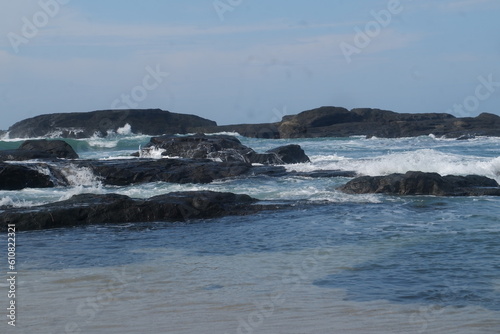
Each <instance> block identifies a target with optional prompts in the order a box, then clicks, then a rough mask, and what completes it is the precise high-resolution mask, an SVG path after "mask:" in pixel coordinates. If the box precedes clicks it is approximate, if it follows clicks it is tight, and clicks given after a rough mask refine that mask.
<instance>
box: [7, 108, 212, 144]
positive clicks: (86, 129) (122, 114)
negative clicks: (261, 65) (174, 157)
mask: <svg viewBox="0 0 500 334" xmlns="http://www.w3.org/2000/svg"><path fill="white" fill-rule="evenodd" d="M127 124H128V125H130V127H131V131H132V132H134V133H142V134H146V135H161V134H168V133H172V134H174V133H188V132H192V130H191V129H192V128H195V127H213V126H216V125H217V123H215V122H214V121H210V120H207V119H204V118H201V117H198V116H195V115H184V114H177V113H172V112H169V111H165V110H160V109H146V110H142V109H141V110H138V109H132V110H100V111H92V112H81V113H57V114H48V115H40V116H36V117H33V118H29V119H26V120H23V121H20V122H18V123H16V124H14V125H13V126H11V127H10V128H9V130H8V132H9V136H10V138H34V137H54V136H57V137H62V138H89V137H92V136H94V135H96V134H97V135H102V136H106V135H107V134H108V133H109V132H110V131H113V132H116V131H118V129H119V128H124V127H125V126H126V125H127Z"/></svg>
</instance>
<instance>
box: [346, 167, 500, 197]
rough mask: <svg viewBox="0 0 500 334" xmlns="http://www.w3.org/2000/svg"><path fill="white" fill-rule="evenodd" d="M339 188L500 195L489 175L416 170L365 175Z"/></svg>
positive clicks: (363, 191)
mask: <svg viewBox="0 0 500 334" xmlns="http://www.w3.org/2000/svg"><path fill="white" fill-rule="evenodd" d="M338 189H339V190H340V191H342V192H345V193H349V194H367V193H383V194H394V195H435V196H500V187H499V185H498V183H497V182H496V181H495V180H493V179H490V178H487V177H485V176H478V175H468V176H455V175H448V176H441V175H439V174H437V173H424V172H413V171H410V172H407V173H406V174H390V175H387V176H362V177H358V178H356V179H354V180H351V181H349V182H348V183H347V184H346V185H344V186H342V187H340V188H338Z"/></svg>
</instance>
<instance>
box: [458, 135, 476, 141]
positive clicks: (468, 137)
mask: <svg viewBox="0 0 500 334" xmlns="http://www.w3.org/2000/svg"><path fill="white" fill-rule="evenodd" d="M475 138H476V136H474V135H472V134H466V135H463V136H460V137H458V138H457V140H470V139H475Z"/></svg>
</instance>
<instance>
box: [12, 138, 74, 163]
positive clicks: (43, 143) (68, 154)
mask: <svg viewBox="0 0 500 334" xmlns="http://www.w3.org/2000/svg"><path fill="white" fill-rule="evenodd" d="M18 150H20V151H29V152H46V153H48V154H50V155H52V156H53V157H55V158H63V159H78V158H79V157H78V154H77V153H76V152H75V150H74V149H73V147H71V145H70V144H68V143H66V142H65V141H63V140H46V139H40V140H26V141H25V142H23V143H22V144H21V146H20V147H19V149H18Z"/></svg>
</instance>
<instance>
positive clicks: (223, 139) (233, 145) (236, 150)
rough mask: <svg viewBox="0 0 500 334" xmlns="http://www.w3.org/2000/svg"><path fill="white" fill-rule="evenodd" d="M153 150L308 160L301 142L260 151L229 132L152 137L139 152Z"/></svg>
mask: <svg viewBox="0 0 500 334" xmlns="http://www.w3.org/2000/svg"><path fill="white" fill-rule="evenodd" d="M152 150H153V151H158V150H162V155H163V156H168V157H181V158H188V159H213V160H217V161H222V162H234V161H239V162H244V163H250V164H252V163H260V164H271V165H282V164H287V163H300V162H309V158H308V157H307V156H306V154H305V153H304V151H303V150H302V148H301V147H300V146H299V145H287V146H283V147H278V148H276V149H273V150H270V151H267V152H266V153H257V152H255V151H254V150H253V149H251V148H250V147H247V146H245V145H243V144H242V143H241V142H240V141H239V140H238V139H237V138H236V137H233V136H227V135H211V136H207V135H204V134H196V135H189V136H172V135H168V136H161V137H153V138H151V141H150V142H149V143H148V144H147V145H146V146H145V147H144V149H142V151H141V153H140V154H138V155H140V156H148V155H150V154H151V151H152Z"/></svg>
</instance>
